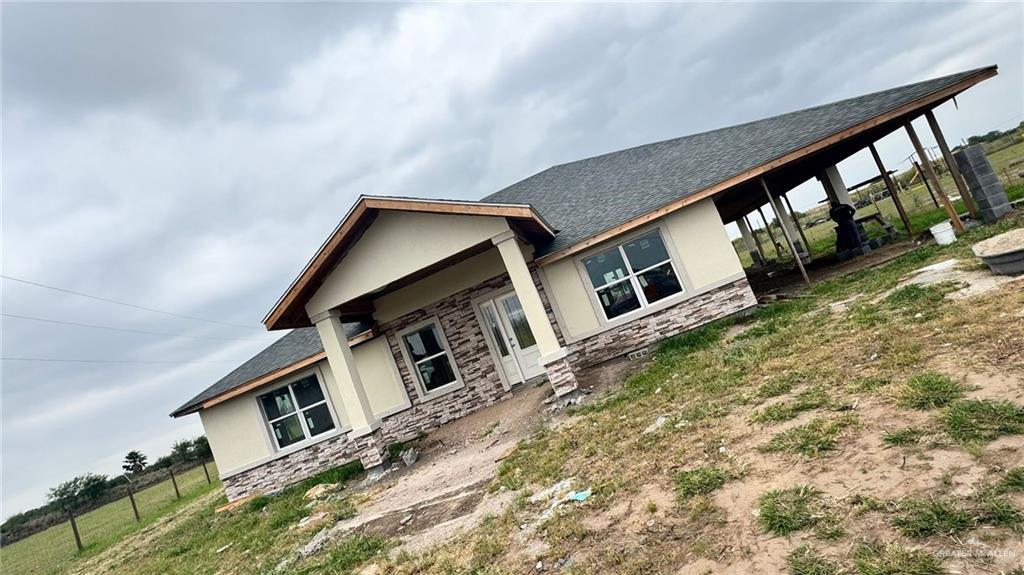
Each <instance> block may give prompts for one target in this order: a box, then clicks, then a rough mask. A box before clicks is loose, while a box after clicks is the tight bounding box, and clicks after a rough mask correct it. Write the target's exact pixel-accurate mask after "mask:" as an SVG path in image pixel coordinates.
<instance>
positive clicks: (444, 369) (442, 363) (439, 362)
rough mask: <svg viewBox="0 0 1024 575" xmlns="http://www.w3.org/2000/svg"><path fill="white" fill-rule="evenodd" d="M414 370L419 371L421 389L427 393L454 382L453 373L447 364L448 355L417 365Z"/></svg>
mask: <svg viewBox="0 0 1024 575" xmlns="http://www.w3.org/2000/svg"><path fill="white" fill-rule="evenodd" d="M416 369H417V370H419V372H420V378H421V380H422V381H423V387H424V388H425V389H426V390H427V391H433V390H435V389H437V388H439V387H441V386H444V385H448V384H449V383H452V382H454V381H455V372H454V371H452V366H451V364H450V363H449V362H448V354H445V355H439V356H437V357H435V358H433V359H428V360H426V361H424V362H422V363H417V364H416Z"/></svg>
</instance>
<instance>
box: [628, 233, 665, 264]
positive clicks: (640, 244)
mask: <svg viewBox="0 0 1024 575" xmlns="http://www.w3.org/2000/svg"><path fill="white" fill-rule="evenodd" d="M622 249H623V251H625V252H626V258H627V259H629V266H630V267H631V268H632V269H633V271H634V272H638V271H640V270H644V269H647V268H649V267H651V266H653V265H654V264H658V263H661V262H663V261H667V260H668V250H666V249H665V244H664V242H662V241H661V234H659V233H658V232H657V230H655V231H653V232H651V233H649V234H647V235H644V236H640V237H639V238H637V239H635V240H633V241H631V242H626V243H624V244H622Z"/></svg>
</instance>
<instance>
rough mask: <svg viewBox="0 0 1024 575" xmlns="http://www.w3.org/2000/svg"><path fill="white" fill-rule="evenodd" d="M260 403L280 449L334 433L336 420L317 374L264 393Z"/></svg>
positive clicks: (260, 397)
mask: <svg viewBox="0 0 1024 575" xmlns="http://www.w3.org/2000/svg"><path fill="white" fill-rule="evenodd" d="M259 402H260V407H262V408H263V417H264V418H266V421H267V425H269V426H270V431H271V435H273V436H274V441H275V442H277V447H278V449H282V448H285V447H288V446H289V445H292V444H294V443H298V442H300V441H304V440H306V439H309V438H311V437H316V436H317V435H320V434H321V433H324V432H327V431H330V430H332V429H334V417H333V416H332V415H331V409H330V407H328V405H327V398H326V397H325V396H324V390H323V388H322V387H320V381H319V380H318V379H317V377H316V375H315V374H314V375H310V376H308V377H304V378H302V379H300V380H298V381H296V382H294V383H290V384H288V385H285V386H282V387H279V388H277V389H275V390H274V391H271V392H270V393H265V394H263V395H261V396H259Z"/></svg>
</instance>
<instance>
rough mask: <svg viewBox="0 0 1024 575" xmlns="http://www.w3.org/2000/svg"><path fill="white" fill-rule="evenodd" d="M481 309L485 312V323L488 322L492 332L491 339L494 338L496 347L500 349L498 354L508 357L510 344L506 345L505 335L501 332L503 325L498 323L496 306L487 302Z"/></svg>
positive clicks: (489, 329)
mask: <svg viewBox="0 0 1024 575" xmlns="http://www.w3.org/2000/svg"><path fill="white" fill-rule="evenodd" d="M480 311H482V312H483V314H484V323H486V324H487V329H488V331H490V332H491V339H493V340H494V347H496V348H497V349H498V355H500V356H501V357H508V346H507V345H505V336H504V335H503V334H502V333H501V327H500V326H499V325H498V317H497V316H496V315H495V313H494V308H493V307H492V306H491V305H490V304H487V305H485V306H481V308H480Z"/></svg>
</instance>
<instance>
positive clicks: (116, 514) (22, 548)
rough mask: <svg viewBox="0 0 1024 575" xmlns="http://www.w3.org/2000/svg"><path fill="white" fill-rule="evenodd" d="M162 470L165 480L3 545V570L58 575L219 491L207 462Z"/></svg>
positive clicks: (217, 481) (215, 473)
mask: <svg viewBox="0 0 1024 575" xmlns="http://www.w3.org/2000/svg"><path fill="white" fill-rule="evenodd" d="M163 472H164V473H165V474H166V475H165V477H166V479H165V480H164V481H161V482H159V483H156V484H154V485H151V486H149V487H146V488H144V489H140V490H139V491H135V492H132V493H131V495H130V496H125V497H123V498H120V499H117V500H114V501H111V502H109V503H107V504H105V505H103V506H101V507H98V508H96V509H93V510H91V511H88V512H86V513H83V514H81V515H79V516H76V517H75V518H74V520H73V521H72V520H70V519H69V520H66V521H64V522H63V523H60V524H58V525H54V526H52V527H50V528H48V529H46V530H44V531H41V532H39V533H36V534H34V535H31V536H29V537H26V538H25V539H22V540H19V541H16V542H14V543H11V544H9V545H6V546H4V548H3V571H4V572H5V573H8V572H9V573H29V574H36V573H39V574H43V573H58V572H62V571H63V569H62V566H63V565H66V564H67V563H69V562H71V561H72V560H73V559H75V557H77V556H78V555H80V554H81V552H83V551H85V552H89V551H91V550H96V549H103V548H106V547H107V546H109V545H112V544H113V543H115V542H117V541H118V540H120V539H121V538H123V537H125V536H126V535H128V534H130V533H131V532H133V531H135V530H137V529H139V528H140V527H142V526H144V525H148V524H149V523H152V522H153V521H155V520H156V519H158V518H159V517H161V516H163V515H166V514H167V513H169V512H171V511H173V510H175V509H176V508H177V507H179V506H180V505H183V504H185V503H187V502H188V501H190V500H192V499H195V498H196V497H198V496H199V495H202V494H203V493H207V492H209V491H211V490H213V489H216V488H219V487H220V480H219V479H218V478H217V468H216V466H215V465H214V464H213V463H212V462H210V463H204V464H200V465H198V466H195V467H192V468H191V469H186V470H172V469H167V470H163ZM172 474H173V477H172Z"/></svg>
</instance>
